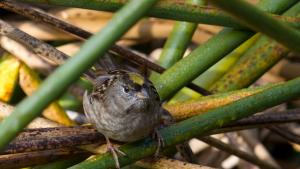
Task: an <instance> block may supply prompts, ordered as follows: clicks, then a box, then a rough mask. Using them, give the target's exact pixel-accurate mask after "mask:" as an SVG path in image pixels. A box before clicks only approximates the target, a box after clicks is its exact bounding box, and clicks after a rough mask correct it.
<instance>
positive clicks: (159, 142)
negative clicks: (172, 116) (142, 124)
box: [153, 128, 165, 158]
mask: <svg viewBox="0 0 300 169" xmlns="http://www.w3.org/2000/svg"><path fill="white" fill-rule="evenodd" d="M153 138H154V139H156V140H157V148H156V151H155V154H154V157H155V158H158V157H159V153H160V150H161V148H163V147H165V142H164V139H163V137H162V136H161V134H160V133H159V131H158V129H157V128H155V129H154V132H153Z"/></svg>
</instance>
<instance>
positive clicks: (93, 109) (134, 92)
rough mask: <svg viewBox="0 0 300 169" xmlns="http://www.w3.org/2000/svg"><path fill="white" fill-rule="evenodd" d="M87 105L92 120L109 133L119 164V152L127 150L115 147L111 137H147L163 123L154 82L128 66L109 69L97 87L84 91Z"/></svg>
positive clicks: (125, 138) (97, 126)
mask: <svg viewBox="0 0 300 169" xmlns="http://www.w3.org/2000/svg"><path fill="white" fill-rule="evenodd" d="M83 107H84V111H85V114H86V116H87V118H88V120H89V122H90V123H92V124H94V125H95V127H96V129H97V130H98V131H99V132H100V133H102V134H103V135H104V136H105V138H106V141H107V145H108V150H109V151H110V152H111V153H112V155H113V157H114V159H115V162H116V167H117V168H120V166H119V162H118V156H117V153H119V154H121V155H125V153H123V152H121V151H120V150H118V149H117V148H115V147H113V146H112V144H111V143H110V141H109V138H111V139H113V140H117V141H121V142H132V141H136V140H139V139H141V138H144V137H146V136H148V135H150V134H151V133H153V132H154V130H155V128H156V127H157V126H159V123H160V120H161V115H162V113H163V111H164V110H163V109H162V108H161V102H160V99H159V96H158V94H157V92H156V89H155V88H154V87H153V85H152V83H151V82H150V81H149V80H148V79H146V78H145V77H143V76H141V75H140V74H138V73H135V72H129V71H125V70H113V71H108V72H107V73H106V74H104V75H101V76H99V77H97V78H96V79H95V80H94V87H93V90H92V91H91V92H87V91H86V92H85V94H84V97H83ZM159 146H160V145H159Z"/></svg>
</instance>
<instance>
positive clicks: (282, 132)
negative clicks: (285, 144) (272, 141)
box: [267, 126, 300, 145]
mask: <svg viewBox="0 0 300 169" xmlns="http://www.w3.org/2000/svg"><path fill="white" fill-rule="evenodd" d="M267 128H268V129H269V130H271V131H272V132H274V133H276V134H278V135H279V136H281V137H283V138H284V139H286V140H287V141H289V142H293V143H296V144H299V145H300V136H298V135H297V134H294V133H293V132H292V131H290V130H289V129H288V128H286V127H282V126H270V127H267Z"/></svg>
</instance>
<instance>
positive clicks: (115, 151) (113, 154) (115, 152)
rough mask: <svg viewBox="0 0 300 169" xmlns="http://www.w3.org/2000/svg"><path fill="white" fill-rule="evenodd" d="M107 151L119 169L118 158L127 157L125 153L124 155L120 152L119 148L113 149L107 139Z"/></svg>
mask: <svg viewBox="0 0 300 169" xmlns="http://www.w3.org/2000/svg"><path fill="white" fill-rule="evenodd" d="M106 140H107V151H108V152H110V153H111V154H112V156H113V158H114V161H115V165H116V168H117V169H120V168H121V167H120V163H119V156H118V155H121V156H127V155H126V153H124V152H123V151H121V150H120V149H119V148H117V147H115V146H114V145H113V144H112V143H111V142H110V141H109V139H108V138H107V139H106Z"/></svg>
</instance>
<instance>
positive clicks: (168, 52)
mask: <svg viewBox="0 0 300 169" xmlns="http://www.w3.org/2000/svg"><path fill="white" fill-rule="evenodd" d="M187 3H191V4H195V5H203V4H204V0H187ZM197 26H198V24H196V23H190V22H178V21H177V22H175V25H174V28H173V30H172V32H171V34H170V35H169V37H168V39H167V42H166V43H165V45H164V48H163V51H162V53H161V55H160V57H159V61H158V63H159V64H160V65H161V66H163V67H164V68H166V69H167V68H169V67H171V66H172V65H173V64H175V63H176V62H177V61H178V60H180V59H181V58H182V57H183V54H184V52H185V51H186V48H187V46H188V44H189V43H190V41H191V38H192V36H193V35H194V32H195V30H196V28H197Z"/></svg>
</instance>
